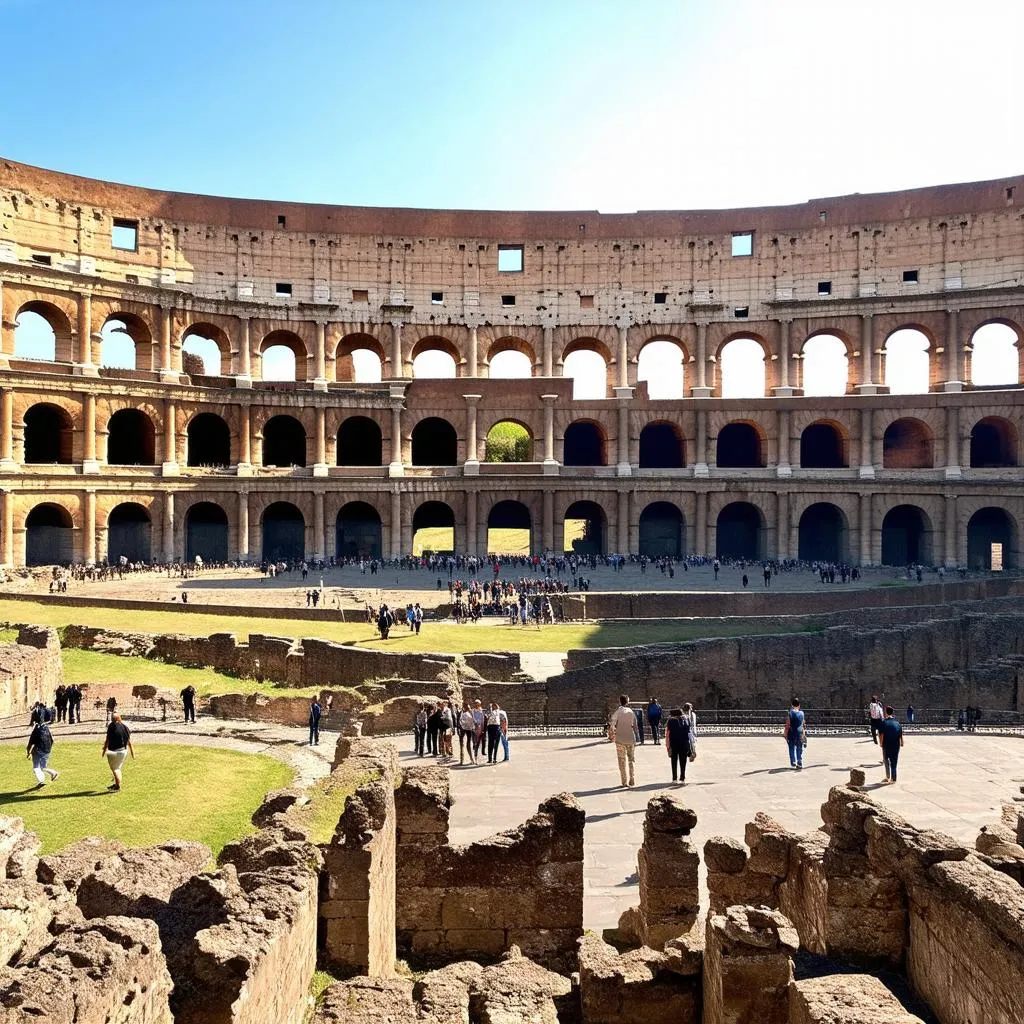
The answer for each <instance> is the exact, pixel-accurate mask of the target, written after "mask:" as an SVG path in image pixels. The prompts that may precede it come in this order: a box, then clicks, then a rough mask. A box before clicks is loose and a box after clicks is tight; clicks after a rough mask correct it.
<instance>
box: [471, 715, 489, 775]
mask: <svg viewBox="0 0 1024 1024" xmlns="http://www.w3.org/2000/svg"><path fill="white" fill-rule="evenodd" d="M486 735H487V712H485V711H484V706H483V702H482V701H480V700H479V699H477V700H475V701H473V764H476V763H477V758H478V757H479V756H480V752H481V751H482V750H483V749H484V737H485V736H486Z"/></svg>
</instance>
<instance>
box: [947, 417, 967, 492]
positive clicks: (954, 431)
mask: <svg viewBox="0 0 1024 1024" xmlns="http://www.w3.org/2000/svg"><path fill="white" fill-rule="evenodd" d="M962 476H963V473H962V471H961V467H960V409H959V408H958V407H957V406H955V405H947V406H946V479H947V480H959V479H960V478H961V477H962Z"/></svg>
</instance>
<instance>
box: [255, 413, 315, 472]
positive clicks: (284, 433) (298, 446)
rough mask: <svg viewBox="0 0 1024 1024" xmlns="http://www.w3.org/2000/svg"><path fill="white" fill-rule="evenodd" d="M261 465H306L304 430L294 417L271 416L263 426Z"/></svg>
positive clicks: (288, 466) (287, 467)
mask: <svg viewBox="0 0 1024 1024" xmlns="http://www.w3.org/2000/svg"><path fill="white" fill-rule="evenodd" d="M263 465H264V466H279V467H281V468H286V469H289V468H291V467H292V466H305V465H306V430H305V427H303V425H302V424H301V423H300V422H299V421H298V420H297V419H296V418H295V417H294V416H271V418H270V419H269V420H267V422H266V423H265V424H264V426H263Z"/></svg>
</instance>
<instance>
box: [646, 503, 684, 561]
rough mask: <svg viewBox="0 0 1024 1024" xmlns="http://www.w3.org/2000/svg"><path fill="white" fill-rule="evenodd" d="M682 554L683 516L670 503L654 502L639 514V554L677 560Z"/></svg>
mask: <svg viewBox="0 0 1024 1024" xmlns="http://www.w3.org/2000/svg"><path fill="white" fill-rule="evenodd" d="M682 553H683V514H682V512H680V511H679V509H678V508H676V506H675V505H673V504H672V503H671V502H670V501H655V502H652V503H651V504H650V505H648V506H647V507H646V508H645V509H644V510H643V512H641V513H640V554H641V555H647V556H648V557H649V558H662V557H664V556H668V557H669V558H679V557H680V556H681V555H682Z"/></svg>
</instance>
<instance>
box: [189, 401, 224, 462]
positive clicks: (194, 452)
mask: <svg viewBox="0 0 1024 1024" xmlns="http://www.w3.org/2000/svg"><path fill="white" fill-rule="evenodd" d="M186 461H187V464H188V465H189V466H214V467H215V466H230V465H231V429H230V428H229V427H228V425H227V423H225V422H224V420H223V419H222V418H221V417H220V416H218V415H217V414H216V413H213V412H201V413H199V414H198V415H196V416H193V417H192V419H190V420H189V422H188V457H187V460H186Z"/></svg>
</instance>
